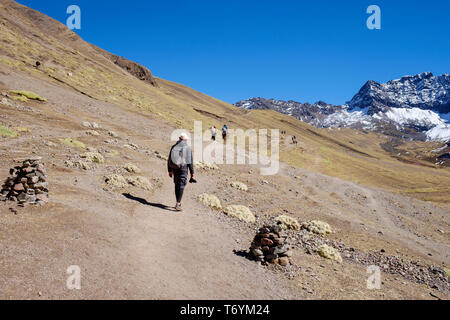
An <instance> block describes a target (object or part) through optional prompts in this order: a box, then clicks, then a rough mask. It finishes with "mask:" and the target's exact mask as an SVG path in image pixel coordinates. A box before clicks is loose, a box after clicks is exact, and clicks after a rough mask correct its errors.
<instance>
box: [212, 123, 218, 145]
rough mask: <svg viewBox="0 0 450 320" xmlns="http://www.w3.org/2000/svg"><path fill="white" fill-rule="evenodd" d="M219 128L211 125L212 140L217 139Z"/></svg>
mask: <svg viewBox="0 0 450 320" xmlns="http://www.w3.org/2000/svg"><path fill="white" fill-rule="evenodd" d="M216 136H217V129H216V127H215V126H212V127H211V139H212V141H216Z"/></svg>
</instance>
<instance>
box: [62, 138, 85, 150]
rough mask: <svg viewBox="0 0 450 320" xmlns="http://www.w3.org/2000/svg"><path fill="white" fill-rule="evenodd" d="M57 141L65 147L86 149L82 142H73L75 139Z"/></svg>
mask: <svg viewBox="0 0 450 320" xmlns="http://www.w3.org/2000/svg"><path fill="white" fill-rule="evenodd" d="M59 141H60V142H61V143H62V144H65V145H67V146H69V147H75V148H80V149H86V145H85V144H84V143H83V142H81V141H78V140H75V139H72V138H65V139H59Z"/></svg>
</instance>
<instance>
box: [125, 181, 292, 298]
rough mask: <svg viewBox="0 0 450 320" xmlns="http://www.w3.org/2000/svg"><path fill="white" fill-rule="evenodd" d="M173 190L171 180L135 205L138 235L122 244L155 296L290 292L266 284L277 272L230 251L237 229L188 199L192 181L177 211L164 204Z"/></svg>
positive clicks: (276, 278) (274, 295)
mask: <svg viewBox="0 0 450 320" xmlns="http://www.w3.org/2000/svg"><path fill="white" fill-rule="evenodd" d="M172 189H173V184H172V183H171V182H168V183H165V185H164V187H163V188H162V189H161V190H159V191H158V192H157V193H156V194H155V195H154V196H153V197H152V198H151V203H147V204H146V203H142V204H139V205H138V206H136V207H135V208H134V214H135V216H136V217H137V218H138V224H139V225H140V228H139V232H140V234H136V237H133V239H134V240H133V243H129V244H127V245H129V246H130V248H132V249H131V252H130V254H131V257H132V259H133V260H134V261H135V262H136V264H140V265H142V266H147V268H146V269H147V270H146V274H147V275H150V277H149V279H148V280H149V283H150V289H151V291H153V292H158V296H157V298H168V299H225V298H226V299H230V298H231V299H283V298H286V297H287V296H290V295H289V293H288V292H287V291H286V290H283V289H281V288H280V287H279V286H273V285H271V283H274V282H275V281H280V278H279V276H277V275H275V274H272V273H270V272H269V273H268V272H265V271H264V270H263V268H262V267H260V266H257V265H256V264H255V263H253V262H250V261H248V260H246V259H243V258H242V257H240V256H238V255H236V254H235V253H233V250H234V249H235V248H236V239H238V237H240V235H239V233H238V232H233V230H230V229H229V228H227V226H224V225H223V224H220V222H219V221H217V219H215V217H214V216H212V215H211V213H210V212H208V211H209V210H208V209H205V208H203V207H200V206H199V205H198V204H197V203H196V202H195V200H193V199H192V194H193V193H195V189H196V188H195V186H193V185H192V184H191V185H189V186H188V188H187V190H186V195H185V199H184V201H183V209H184V211H183V212H182V213H178V212H174V211H173V209H172V208H169V207H171V206H173V204H174V195H173V190H172ZM197 189H198V188H197ZM130 201H132V200H130ZM142 202H144V201H142ZM166 206H168V207H166ZM134 241H137V242H134ZM156 257H157V259H156ZM155 262H157V264H155ZM152 279H153V280H152ZM281 281H283V280H281ZM162 289H163V290H162ZM291 297H292V296H291Z"/></svg>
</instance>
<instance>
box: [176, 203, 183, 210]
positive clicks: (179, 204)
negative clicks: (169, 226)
mask: <svg viewBox="0 0 450 320" xmlns="http://www.w3.org/2000/svg"><path fill="white" fill-rule="evenodd" d="M175 211H183V209H181V203H177V204H176V205H175Z"/></svg>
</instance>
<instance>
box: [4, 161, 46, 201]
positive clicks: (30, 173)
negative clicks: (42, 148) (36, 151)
mask: <svg viewBox="0 0 450 320" xmlns="http://www.w3.org/2000/svg"><path fill="white" fill-rule="evenodd" d="M40 160H41V159H40V158H32V159H26V160H24V161H23V163H22V165H21V166H17V167H14V168H12V169H10V170H9V173H10V177H9V178H8V179H6V181H5V183H4V184H3V187H2V189H1V191H0V201H6V200H10V201H14V202H18V203H19V205H21V206H24V205H25V204H38V205H43V204H44V203H46V202H48V183H47V176H46V174H47V173H46V170H45V168H44V166H43V165H42V164H41V163H40Z"/></svg>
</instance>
